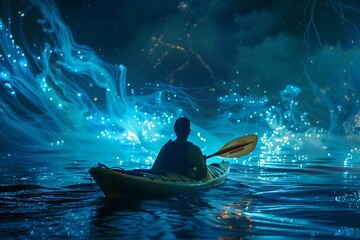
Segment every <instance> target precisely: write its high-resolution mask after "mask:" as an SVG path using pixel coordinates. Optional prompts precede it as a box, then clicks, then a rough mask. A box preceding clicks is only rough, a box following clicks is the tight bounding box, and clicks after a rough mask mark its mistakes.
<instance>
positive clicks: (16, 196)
mask: <svg viewBox="0 0 360 240" xmlns="http://www.w3.org/2000/svg"><path fill="white" fill-rule="evenodd" d="M314 150H315V149H314ZM359 154H360V152H359V149H355V150H353V151H352V154H351V156H350V157H349V155H344V154H343V153H340V152H331V153H330V156H329V157H315V156H316V155H315V154H314V157H311V156H307V157H306V158H304V156H302V157H299V156H296V155H289V154H287V155H285V154H278V155H274V156H271V157H270V158H269V156H266V158H264V157H261V156H262V155H261V154H258V155H257V154H252V155H251V156H250V157H244V159H245V160H246V161H245V162H246V163H245V164H244V162H241V161H238V163H236V162H235V160H231V161H232V163H233V164H232V165H231V167H232V168H231V171H230V174H229V176H228V179H227V181H226V182H225V183H224V184H222V185H220V186H218V187H214V188H210V189H206V190H202V191H198V192H193V193H187V194H183V195H179V196H172V197H168V198H163V199H122V200H109V199H106V198H104V195H103V194H102V192H101V190H100V189H99V188H98V187H97V186H96V185H95V183H94V182H93V181H91V179H90V176H89V175H88V174H87V171H88V169H89V167H91V166H92V162H91V160H74V161H72V160H70V161H69V160H68V161H65V160H62V161H57V159H52V160H51V161H52V162H53V163H54V164H53V165H52V166H50V165H49V164H48V162H49V161H48V159H46V160H45V159H43V160H44V162H43V163H41V161H40V160H39V159H37V160H33V161H32V162H31V163H30V164H29V161H27V162H28V164H26V163H24V162H21V159H15V158H13V157H11V156H10V157H9V156H6V158H7V160H8V161H7V162H8V163H13V164H14V166H11V164H4V162H2V166H1V169H2V170H1V171H2V179H1V182H2V186H1V188H0V189H1V193H0V205H1V211H0V215H1V217H0V219H1V220H0V223H1V224H0V228H1V234H0V236H1V237H2V238H19V239H49V238H56V237H58V238H60V237H61V238H62V237H78V238H80V239H89V238H90V239H91V238H92V239H103V238H104V239H113V238H128V239H174V238H191V239H239V238H255V239H264V238H265V237H266V239H282V238H283V239H292V238H293V239H298V238H299V239H301V238H304V239H319V238H323V239H335V238H338V239H345V238H353V239H358V238H360V188H359V177H360V164H359V163H357V162H352V160H351V159H353V158H357V159H358V157H359ZM244 159H239V160H244ZM344 160H345V161H348V162H347V164H352V165H351V167H347V166H344ZM19 162H21V165H19ZM35 162H37V164H35ZM45 162H47V164H45ZM64 162H65V164H64ZM107 164H109V163H107ZM5 165H6V166H7V168H6V167H5ZM15 165H16V166H15ZM300 165H302V166H300ZM16 168H17V169H19V170H18V171H16V172H13V171H12V170H11V169H16Z"/></svg>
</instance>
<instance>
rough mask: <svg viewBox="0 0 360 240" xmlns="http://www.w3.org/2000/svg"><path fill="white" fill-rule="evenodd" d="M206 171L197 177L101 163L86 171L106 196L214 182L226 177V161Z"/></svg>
mask: <svg viewBox="0 0 360 240" xmlns="http://www.w3.org/2000/svg"><path fill="white" fill-rule="evenodd" d="M207 168H208V173H207V175H206V177H205V178H204V179H203V180H201V181H195V180H194V179H192V178H190V177H188V176H185V175H182V174H179V173H174V172H155V171H151V170H147V169H136V170H131V171H129V170H123V169H116V168H108V167H106V166H105V165H103V164H98V165H97V166H95V167H92V168H91V169H90V170H89V172H90V175H91V176H92V178H93V179H94V180H95V182H96V183H97V184H98V185H99V187H100V188H101V190H102V191H103V192H104V194H105V196H106V197H107V198H122V197H141V198H143V197H160V196H167V195H172V194H176V193H184V192H189V191H193V190H199V189H204V188H208V187H213V186H217V185H219V184H221V183H223V182H224V181H225V180H226V177H227V175H228V173H229V171H230V163H229V162H227V161H226V162H225V161H223V162H221V163H216V164H211V165H208V166H207Z"/></svg>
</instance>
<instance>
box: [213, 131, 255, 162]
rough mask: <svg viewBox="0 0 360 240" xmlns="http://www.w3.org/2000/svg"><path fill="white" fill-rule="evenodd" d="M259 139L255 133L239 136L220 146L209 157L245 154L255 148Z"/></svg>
mask: <svg viewBox="0 0 360 240" xmlns="http://www.w3.org/2000/svg"><path fill="white" fill-rule="evenodd" d="M257 141H258V137H257V136H256V135H255V134H251V135H247V136H244V137H239V138H236V139H234V140H232V141H230V142H228V143H227V144H225V145H224V146H223V147H222V148H220V149H219V151H217V152H216V153H214V154H212V155H211V156H209V157H212V156H221V157H224V158H238V157H241V156H245V155H247V154H249V153H251V152H252V151H253V150H254V148H255V147H256V144H257Z"/></svg>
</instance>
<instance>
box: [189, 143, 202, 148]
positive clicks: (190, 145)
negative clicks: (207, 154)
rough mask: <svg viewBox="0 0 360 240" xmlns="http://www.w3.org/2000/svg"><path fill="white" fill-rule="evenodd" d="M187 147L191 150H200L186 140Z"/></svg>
mask: <svg viewBox="0 0 360 240" xmlns="http://www.w3.org/2000/svg"><path fill="white" fill-rule="evenodd" d="M188 145H189V148H190V149H192V150H200V148H199V147H198V146H197V145H195V144H194V143H192V142H188Z"/></svg>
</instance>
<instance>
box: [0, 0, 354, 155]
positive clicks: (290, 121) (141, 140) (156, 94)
mask: <svg viewBox="0 0 360 240" xmlns="http://www.w3.org/2000/svg"><path fill="white" fill-rule="evenodd" d="M315 2H316V1H314V5H312V6H311V5H309V6H308V8H311V11H310V13H308V12H306V15H307V16H310V18H309V19H308V22H306V23H305V24H306V26H307V27H306V34H305V35H304V38H305V45H304V46H305V48H304V52H305V54H304V58H303V59H302V61H303V65H302V66H303V69H304V73H303V75H304V76H306V79H307V81H309V82H310V83H311V84H310V86H311V89H305V88H302V87H301V86H297V85H296V84H285V85H284V86H283V88H281V89H279V91H278V92H277V95H276V98H277V99H279V101H278V102H274V101H271V99H272V98H273V97H274V96H271V95H270V94H268V93H267V91H266V90H264V91H263V94H259V91H254V92H253V93H251V92H252V90H254V89H253V88H251V87H247V92H248V93H249V94H245V93H244V91H240V88H244V84H242V83H239V81H238V80H236V81H235V80H234V81H224V80H219V79H215V77H214V76H213V75H214V71H213V70H211V67H210V65H209V64H208V63H206V62H205V61H204V60H203V58H202V57H201V56H200V54H199V53H197V52H195V51H194V49H193V48H191V47H188V48H186V47H183V46H179V45H176V44H173V43H168V42H166V41H165V40H164V37H161V36H160V37H154V38H153V39H152V40H150V41H151V42H152V45H151V49H152V50H151V51H150V52H151V61H152V62H153V63H154V69H155V70H156V69H157V68H158V64H160V63H161V62H163V61H166V54H165V52H162V54H160V53H157V52H156V51H157V50H158V49H156V47H158V46H162V47H163V48H165V49H167V48H168V49H177V50H178V51H179V52H181V53H185V54H186V55H193V56H195V57H196V59H197V60H198V61H199V62H200V64H201V66H203V67H204V68H205V70H206V71H207V72H208V73H209V74H210V75H211V78H212V79H213V81H214V83H213V84H212V85H211V86H206V87H203V88H202V90H203V92H205V94H209V93H212V94H213V95H216V106H212V107H213V109H216V111H215V112H216V113H215V114H212V115H211V116H208V115H207V114H206V113H204V112H203V111H202V110H201V107H200V106H199V102H198V99H199V98H198V97H196V96H194V95H193V94H190V93H189V91H187V90H188V89H186V88H182V87H181V86H177V85H175V84H173V83H174V81H173V78H174V77H175V75H176V74H177V73H178V72H181V71H182V70H183V69H184V68H186V67H187V66H188V59H185V60H184V63H183V64H180V65H178V66H177V68H175V69H174V70H173V71H168V72H169V76H170V78H169V79H168V80H167V81H165V82H167V83H156V84H154V83H148V84H146V85H144V86H143V87H141V88H138V87H136V88H135V87H132V86H133V85H134V84H133V83H134V82H136V79H128V80H127V79H126V67H125V66H123V65H121V63H119V65H113V64H110V63H107V62H105V61H103V60H101V59H100V58H99V56H98V55H97V53H96V52H95V51H94V50H93V49H92V48H91V47H89V46H85V45H80V44H78V43H76V42H75V41H74V39H73V36H72V33H71V31H70V29H69V28H68V27H67V26H66V25H65V23H64V21H63V19H62V17H61V15H60V13H59V11H58V10H57V7H56V5H55V4H54V3H53V2H52V1H32V4H31V5H29V6H25V7H24V10H21V11H19V12H17V14H16V15H15V14H12V12H11V11H9V13H10V14H9V16H8V18H5V17H2V19H1V20H0V49H1V55H0V81H1V88H0V92H1V98H0V116H1V117H0V121H1V126H2V131H1V133H0V134H1V139H2V142H1V145H2V146H3V147H5V148H6V149H11V148H16V149H22V150H24V151H39V152H41V151H58V152H59V153H65V152H68V151H74V149H86V151H88V152H89V153H90V152H92V153H94V152H95V153H97V154H101V153H103V152H108V153H109V152H112V153H114V156H117V158H119V156H120V158H121V159H126V158H127V157H128V153H127V151H128V150H129V149H132V151H134V152H136V154H137V156H134V157H133V158H134V159H147V160H145V161H150V162H151V160H152V157H153V156H154V154H156V152H157V151H158V149H159V147H160V146H161V145H162V144H163V143H164V142H165V141H167V139H168V138H171V136H173V135H172V134H173V131H172V124H173V121H174V119H176V118H177V117H179V116H181V115H186V116H188V117H189V118H190V119H191V120H192V121H193V123H194V125H193V128H192V129H193V138H194V139H193V141H194V142H196V143H198V144H199V145H200V144H201V145H202V146H206V148H205V147H204V149H203V150H204V151H213V150H216V148H218V147H219V146H221V144H222V143H223V142H224V141H225V142H226V141H228V140H229V139H230V138H232V137H237V136H239V135H244V134H248V133H257V134H259V136H260V138H261V140H262V143H261V151H262V152H265V153H271V152H273V151H280V150H281V149H288V150H292V151H299V150H300V149H301V148H302V147H303V146H304V144H305V145H306V144H314V143H315V144H318V145H319V146H325V145H327V144H328V145H329V146H328V147H331V146H335V144H339V142H340V140H339V141H335V142H334V143H324V141H325V142H326V141H327V140H329V138H330V137H329V134H331V133H333V132H336V133H341V134H344V133H345V134H347V135H348V136H354V135H356V134H358V133H359V131H360V117H359V114H360V112H359V111H360V110H359V106H360V103H359V89H358V88H357V86H359V78H360V75H359V74H360V72H359V70H358V67H357V66H358V65H359V63H360V62H359V61H360V58H359V57H358V56H360V55H359V53H360V47H359V46H358V43H359V35H358V29H357V27H356V25H355V24H353V23H352V22H350V21H348V19H346V17H345V15H339V16H340V18H341V19H342V21H343V25H344V31H345V32H344V34H347V35H348V36H349V38H350V39H349V41H352V42H353V44H350V45H347V46H345V47H343V46H338V47H334V46H327V45H326V43H324V42H323V41H322V40H321V33H319V32H318V29H317V28H316V22H314V20H313V18H312V17H311V16H312V14H313V13H312V11H313V8H314V7H316V6H315ZM329 2H330V3H329V6H330V7H332V8H333V10H334V11H335V12H338V11H340V9H343V8H344V6H340V5H339V3H337V2H336V3H333V2H332V1H329ZM184 4H185V3H183V5H181V6H179V8H180V7H181V9H183V10H184V11H185V10H186V9H187V8H188V7H189V6H188V5H187V4H185V5H184ZM345 7H346V6H345ZM308 8H307V9H306V11H309V9H308ZM354 10H356V9H354ZM339 14H340V13H339ZM199 24H200V21H199ZM29 25H31V28H30V27H29ZM29 29H30V30H31V31H30V30H29ZM191 31H193V29H192V28H191V29H190V28H189V30H188V32H189V34H190V32H191ZM314 34H315V36H317V38H316V39H317V44H319V45H320V46H321V49H320V50H319V51H317V52H316V53H313V52H311V50H312V49H311V43H312V42H313V41H312V40H313V36H314ZM187 36H188V39H187V40H188V41H191V35H187ZM353 37H354V39H352V38H353ZM264 44H265V43H264ZM248 51H251V49H249V48H246V49H245V48H244V49H241V51H240V52H241V53H246V52H248ZM149 54H150V53H149ZM324 59H326V61H324ZM250 60H251V59H250ZM284 77H285V78H290V77H291V76H284ZM281 81H283V79H281ZM285 81H286V80H285ZM258 85H259V84H258ZM299 85H301V84H299ZM260 87H261V86H260V85H259V86H258V88H260ZM245 88H246V86H245ZM303 92H304V96H305V97H304V96H301V95H302V94H303ZM305 92H306V93H305ZM309 94H310V95H311V94H313V95H311V96H312V97H313V96H315V101H314V100H311V101H310V100H309V101H307V100H306V97H309V98H310V95H309ZM317 109H318V110H317ZM316 111H318V114H317V115H316V114H314V112H316ZM309 112H312V117H310V116H309V115H310V114H309ZM314 116H315V117H314ZM200 126H201V127H200ZM331 138H332V139H333V140H334V138H333V137H331ZM205 143H206V144H205ZM331 144H334V145H331ZM350 144H351V143H350Z"/></svg>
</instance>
